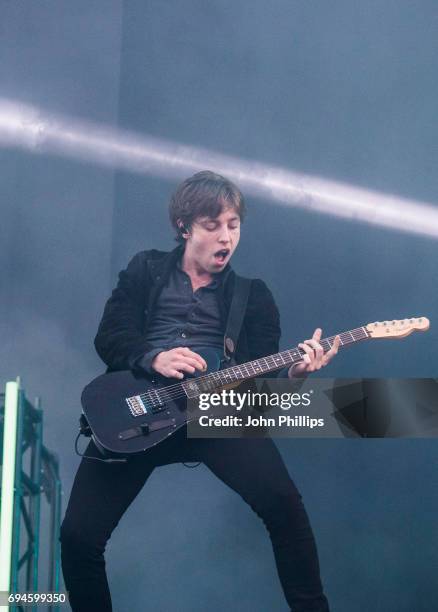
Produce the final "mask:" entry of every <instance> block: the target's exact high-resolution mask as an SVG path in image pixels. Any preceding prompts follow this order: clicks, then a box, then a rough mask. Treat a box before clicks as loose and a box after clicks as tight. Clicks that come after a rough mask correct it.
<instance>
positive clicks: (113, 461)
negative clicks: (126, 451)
mask: <svg viewBox="0 0 438 612" xmlns="http://www.w3.org/2000/svg"><path fill="white" fill-rule="evenodd" d="M82 435H83V432H82V431H81V430H79V433H78V435H77V436H76V440H75V453H76V454H77V455H78V456H79V457H83V458H84V459H94V461H103V463H127V462H128V460H127V459H101V458H100V457H92V456H91V455H81V453H80V452H79V451H78V440H79V438H80V436H82Z"/></svg>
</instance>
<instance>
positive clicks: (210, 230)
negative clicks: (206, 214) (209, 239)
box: [205, 223, 216, 232]
mask: <svg viewBox="0 0 438 612" xmlns="http://www.w3.org/2000/svg"><path fill="white" fill-rule="evenodd" d="M205 229H206V230H208V231H209V232H213V231H214V230H215V229H216V225H215V224H214V223H212V224H209V225H206V226H205Z"/></svg>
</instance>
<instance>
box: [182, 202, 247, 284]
mask: <svg viewBox="0 0 438 612" xmlns="http://www.w3.org/2000/svg"><path fill="white" fill-rule="evenodd" d="M239 239H240V218H239V215H238V213H237V211H236V210H235V209H234V208H230V207H227V208H223V209H222V212H221V214H220V215H219V216H217V217H215V218H214V219H212V218H211V217H198V218H197V219H196V221H194V223H193V224H192V228H191V231H190V234H189V235H188V238H187V240H186V249H185V257H186V258H187V259H188V260H189V261H190V262H192V263H193V264H194V265H195V266H196V267H197V269H198V271H199V272H208V273H209V274H217V273H218V272H221V271H222V270H223V269H224V268H225V266H226V265H227V263H228V262H229V260H230V258H231V255H232V254H233V253H234V251H235V249H236V247H237V245H238V244H239Z"/></svg>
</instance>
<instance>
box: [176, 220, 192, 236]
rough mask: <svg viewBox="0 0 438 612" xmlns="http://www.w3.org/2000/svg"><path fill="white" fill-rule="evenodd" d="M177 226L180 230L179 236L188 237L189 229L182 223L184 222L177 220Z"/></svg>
mask: <svg viewBox="0 0 438 612" xmlns="http://www.w3.org/2000/svg"><path fill="white" fill-rule="evenodd" d="M178 228H179V231H180V232H181V236H182V237H183V238H188V236H189V234H190V231H189V229H188V228H187V227H186V226H185V225H184V223H183V222H182V221H178Z"/></svg>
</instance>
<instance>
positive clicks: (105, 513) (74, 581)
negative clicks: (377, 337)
mask: <svg viewBox="0 0 438 612" xmlns="http://www.w3.org/2000/svg"><path fill="white" fill-rule="evenodd" d="M244 214H245V205H244V200H243V197H242V194H241V193H240V191H239V190H238V189H237V187H236V186H235V185H234V184H233V183H231V182H230V181H228V180H227V179H225V178H224V177H222V176H220V175H217V174H214V173H212V172H207V171H205V172H199V173H197V174H195V175H194V176H192V177H190V178H189V179H187V180H186V181H184V182H183V183H182V185H180V187H179V188H178V190H177V191H176V193H175V195H174V196H173V198H172V200H171V203H170V219H171V222H172V225H173V227H174V229H175V230H176V232H177V240H178V241H179V242H180V246H179V247H178V248H176V249H175V250H174V251H172V252H171V253H164V252H161V251H156V250H153V251H144V252H141V253H138V254H137V255H136V256H135V257H134V258H133V259H132V260H131V262H130V263H129V265H128V268H127V269H126V270H125V271H123V272H121V273H120V276H119V282H118V285H117V287H116V288H115V289H114V291H113V293H112V296H111V297H110V299H109V300H108V302H107V304H106V306H105V311H104V314H103V318H102V321H101V323H100V326H99V330H98V333H97V336H96V339H95V346H96V349H97V352H98V353H99V355H100V357H101V358H102V359H103V361H104V362H105V363H106V364H107V366H108V369H109V370H121V369H122V370H123V369H131V370H133V371H135V372H137V373H139V374H142V373H143V374H144V373H149V374H152V373H154V372H155V373H159V374H161V375H162V376H164V377H171V378H178V379H182V378H184V376H186V375H187V374H193V373H194V372H195V371H196V370H199V371H203V370H204V369H205V368H206V363H205V361H204V359H203V358H202V357H201V356H200V355H199V354H198V353H197V350H200V349H201V348H202V347H212V348H216V349H217V351H218V352H223V350H224V332H225V329H226V323H227V319H228V314H229V311H230V304H231V300H232V297H233V290H234V286H235V280H236V275H235V273H234V272H233V270H232V269H231V267H230V265H229V261H230V259H231V257H232V255H233V253H234V251H235V249H236V247H237V245H238V243H239V239H240V224H241V221H242V220H243V217H244ZM279 337H280V326H279V315H278V310H277V307H276V305H275V302H274V300H273V297H272V295H271V293H270V291H269V289H268V288H267V287H266V285H265V283H264V282H263V281H261V280H259V279H255V280H253V281H252V282H251V288H250V292H249V297H248V303H247V307H246V311H245V316H244V319H243V324H242V329H241V332H240V334H239V336H238V342H237V346H236V347H235V350H234V351H233V353H234V360H235V362H236V363H242V362H244V361H248V360H251V359H256V358H258V357H262V356H266V355H270V354H273V353H276V352H278V342H279ZM320 338H321V330H320V329H317V330H316V331H315V333H314V334H313V337H312V338H311V339H310V340H306V341H305V342H303V343H301V344H300V345H299V346H300V347H301V348H302V349H303V351H304V358H303V361H302V362H299V363H298V364H295V366H294V367H291V368H290V369H289V371H288V372H287V375H288V376H289V377H291V378H293V377H296V376H304V375H306V374H307V373H308V372H312V371H314V370H317V369H319V368H321V367H323V366H325V365H326V364H327V363H328V362H329V361H330V359H331V358H332V357H333V356H334V355H335V354H336V353H337V350H338V346H339V338H336V341H335V342H334V343H333V347H332V349H331V350H330V351H329V352H328V353H326V354H324V352H323V349H322V347H321V345H320V344H319V340H320ZM86 454H87V455H89V456H94V457H99V452H98V450H97V449H96V447H95V446H94V444H93V442H90V445H89V447H88V449H87V452H86ZM187 461H201V462H203V463H204V464H205V465H206V466H207V467H208V468H209V469H210V470H211V471H212V472H213V473H214V474H215V475H216V476H217V477H218V478H220V479H221V480H222V481H223V482H225V483H226V484H227V485H228V486H230V487H231V488H232V489H234V490H235V491H236V492H237V493H239V494H240V495H241V497H242V498H243V499H244V500H245V501H246V502H247V503H248V504H249V505H250V506H251V508H252V509H253V510H254V511H255V512H256V513H257V514H258V515H259V516H260V518H261V519H262V520H263V521H264V523H265V525H266V527H267V529H268V531H269V535H270V538H271V541H272V545H273V549H274V555H275V560H276V564H277V569H278V573H279V577H280V581H281V584H282V587H283V590H284V594H285V597H286V600H287V602H288V604H289V606H290V607H291V610H293V612H327V611H328V603H327V600H326V597H325V596H324V594H323V590H322V586H321V581H320V577H319V566H318V558H317V552H316V547H315V542H314V538H313V534H312V531H311V527H310V524H309V521H308V517H307V514H306V511H305V509H304V506H303V504H302V501H301V497H300V495H299V493H298V491H297V489H296V487H295V485H294V483H293V482H292V480H291V479H290V477H289V475H288V473H287V470H286V467H285V465H284V463H283V460H282V458H281V456H280V454H279V453H278V450H277V449H276V447H275V445H274V443H273V442H272V440H271V439H269V438H261V439H188V438H187V437H186V431H185V430H184V429H181V430H179V431H178V432H176V433H175V434H174V435H173V436H170V437H169V438H167V439H166V440H165V441H163V442H161V443H160V444H159V445H158V446H156V447H154V448H153V449H150V450H149V451H147V452H145V453H143V454H141V455H136V456H131V457H130V458H129V459H128V460H127V461H126V463H120V464H117V463H115V464H105V463H103V462H100V461H93V460H90V459H85V458H84V459H82V462H81V464H80V466H79V469H78V473H77V475H76V478H75V481H74V485H73V489H72V493H71V497H70V501H69V504H68V508H67V511H66V516H65V519H64V522H63V524H62V527H61V542H62V565H63V572H64V579H65V584H66V587H67V590H68V591H69V598H70V603H71V606H72V609H73V611H74V612H88V611H91V610H93V611H97V610H99V612H108V611H110V610H111V609H112V608H111V599H110V594H109V588H108V583H107V580H106V575H105V561H104V557H103V553H104V549H105V544H106V542H107V540H108V539H109V537H110V535H111V533H112V531H113V530H114V528H115V527H116V526H117V524H118V522H119V520H120V518H121V517H122V515H123V514H124V512H125V511H126V509H127V508H128V506H129V505H130V503H131V502H132V501H133V500H134V498H135V497H136V495H137V494H138V493H139V491H140V490H141V488H142V487H143V485H144V483H145V482H146V480H147V478H148V476H149V475H150V474H151V472H152V471H153V469H154V468H155V467H157V466H160V465H165V464H169V463H174V462H187ZM237 607H238V606H237V604H236V608H237ZM176 608H177V606H176V607H175V609H176Z"/></svg>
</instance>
